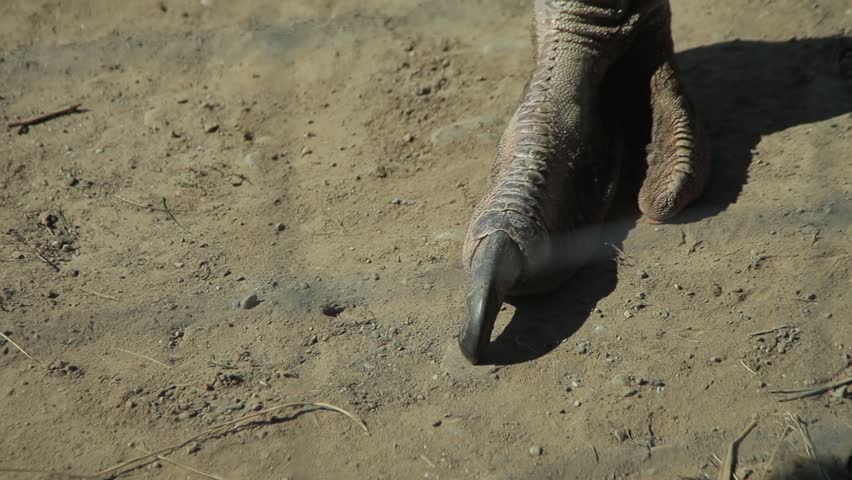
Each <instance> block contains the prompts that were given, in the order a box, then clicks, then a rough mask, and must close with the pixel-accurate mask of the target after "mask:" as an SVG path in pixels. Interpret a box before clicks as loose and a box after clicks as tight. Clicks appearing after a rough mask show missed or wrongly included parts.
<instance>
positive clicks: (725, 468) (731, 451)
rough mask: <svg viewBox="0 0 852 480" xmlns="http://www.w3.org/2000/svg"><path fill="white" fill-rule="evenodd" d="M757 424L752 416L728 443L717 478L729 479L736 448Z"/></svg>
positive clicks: (731, 475)
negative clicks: (737, 434) (740, 431)
mask: <svg viewBox="0 0 852 480" xmlns="http://www.w3.org/2000/svg"><path fill="white" fill-rule="evenodd" d="M756 426H757V419H756V418H753V419H752V420H751V422H749V424H748V425H747V426H746V428H745V429H743V431H742V433H740V435H739V436H738V437H737V438H735V439H734V440H733V441H732V442H731V443H730V444H728V451H727V452H726V453H725V462H724V464H723V465H722V468H721V469H719V477H718V478H719V480H731V479H732V478H734V477H733V473H734V457H735V456H736V450H737V447H738V446H739V444H740V442H742V441H743V439H744V438H745V437H746V435H748V434H749V433H750V432H751V431H752V429H754V427H756Z"/></svg>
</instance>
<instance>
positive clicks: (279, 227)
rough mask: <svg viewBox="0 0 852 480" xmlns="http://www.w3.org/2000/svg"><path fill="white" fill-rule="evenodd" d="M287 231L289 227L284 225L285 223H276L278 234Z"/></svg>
mask: <svg viewBox="0 0 852 480" xmlns="http://www.w3.org/2000/svg"><path fill="white" fill-rule="evenodd" d="M286 229H287V225H284V224H283V223H276V224H275V231H276V232H283V231H284V230H286Z"/></svg>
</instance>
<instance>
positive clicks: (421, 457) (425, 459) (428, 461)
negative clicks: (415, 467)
mask: <svg viewBox="0 0 852 480" xmlns="http://www.w3.org/2000/svg"><path fill="white" fill-rule="evenodd" d="M420 460H423V461H424V462H426V464H427V465H429V466H430V467H432V468H437V467H436V466H435V464H434V463H432V460H429V458H428V457H427V456H426V455H420Z"/></svg>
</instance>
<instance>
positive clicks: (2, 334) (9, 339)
mask: <svg viewBox="0 0 852 480" xmlns="http://www.w3.org/2000/svg"><path fill="white" fill-rule="evenodd" d="M0 337H3V339H4V340H6V341H7V342H9V343H11V344H12V346H13V347H15V348H17V349H18V351H19V352H21V353H23V354H24V356H25V357H27V358H29V359H30V360H32V361H34V362H38V360H36V359H35V358H33V357H32V356H31V355H30V354H29V353H27V351H26V350H24V349H23V348H21V346H20V345H18V344H17V343H15V341H14V340H12V339H11V338H9V337H7V336H6V334H5V333H3V332H0Z"/></svg>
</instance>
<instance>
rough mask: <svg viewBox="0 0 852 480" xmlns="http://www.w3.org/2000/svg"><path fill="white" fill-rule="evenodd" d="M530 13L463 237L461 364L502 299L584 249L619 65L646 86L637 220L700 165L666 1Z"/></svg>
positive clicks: (704, 165) (561, 270)
mask: <svg viewBox="0 0 852 480" xmlns="http://www.w3.org/2000/svg"><path fill="white" fill-rule="evenodd" d="M534 18H535V20H534V33H533V40H534V42H535V52H536V56H535V60H536V61H535V67H534V69H533V72H532V75H531V77H530V80H529V82H528V83H527V86H526V88H525V91H524V95H523V98H522V101H521V103H520V105H519V106H518V108H517V110H516V111H515V114H514V115H513V116H512V118H511V120H510V121H509V124H508V126H507V128H506V130H505V132H504V133H503V136H502V137H501V139H500V142H499V144H498V146H497V157H496V159H495V161H494V163H493V165H492V168H491V176H490V178H489V182H488V186H487V191H486V193H485V195H484V196H483V198H482V200H481V201H480V203H479V204H478V205H477V207H476V209H475V212H474V215H473V218H472V221H471V223H470V227H469V229H468V232H467V238H466V239H465V243H464V250H463V258H464V263H465V266H466V268H467V269H468V270H469V271H470V285H469V291H468V296H467V306H468V316H467V317H466V319H465V320H464V321H463V322H462V325H461V332H460V336H459V345H460V347H461V349H462V353H464V355H465V356H466V357H467V358H468V360H470V361H471V362H472V363H479V362H480V361H481V360H482V357H483V354H484V351H485V349H486V347H487V345H488V343H489V341H490V336H491V331H492V329H493V327H494V320H495V319H496V316H497V312H499V309H500V306H501V305H502V303H503V300H504V299H505V298H506V297H507V296H514V295H522V294H527V293H540V292H545V291H548V290H552V289H555V288H556V287H558V286H559V284H560V282H561V281H563V280H564V279H566V278H567V277H569V276H570V274H571V273H573V270H574V269H576V268H577V267H578V266H579V265H581V264H582V263H583V261H584V260H585V259H587V258H588V257H589V256H590V254H591V253H592V249H593V248H595V243H596V235H595V233H596V232H597V225H599V224H600V223H601V222H602V221H603V220H604V218H605V215H606V213H607V210H608V208H609V204H610V201H611V199H612V197H613V194H614V191H615V185H616V183H617V181H618V172H619V170H620V168H619V166H620V162H621V151H620V147H619V146H620V145H621V143H622V142H623V140H624V139H623V136H624V132H622V131H621V130H619V128H616V126H618V125H621V124H622V121H621V120H622V119H621V118H620V116H621V114H622V111H621V109H619V108H618V102H617V101H613V100H614V99H617V98H618V96H619V95H622V94H623V93H624V91H626V89H624V88H621V87H620V86H619V84H621V86H624V83H623V81H622V78H621V77H624V81H626V79H627V76H626V75H624V72H623V71H622V70H623V65H629V66H630V68H631V69H632V71H630V72H629V73H630V75H629V78H630V81H636V79H638V81H642V82H647V83H645V85H647V87H646V89H647V90H648V91H649V92H650V106H649V108H650V111H651V115H650V118H651V119H652V122H653V123H652V126H651V134H652V139H651V144H650V145H649V146H648V157H647V161H648V174H647V177H646V179H645V182H644V184H643V186H642V189H641V191H640V195H639V206H640V209H641V210H642V212H643V213H644V214H645V216H646V218H647V219H648V220H649V221H652V222H659V221H664V220H666V219H668V218H670V217H671V216H673V215H674V214H675V213H677V212H678V211H679V210H680V209H682V208H683V207H684V206H686V205H687V204H688V203H690V202H692V201H693V200H695V199H696V198H697V197H698V195H699V194H700V193H701V190H702V189H703V187H704V183H705V179H706V175H707V171H708V157H707V155H706V153H705V149H706V142H705V140H704V136H703V133H702V131H701V128H700V126H699V125H698V121H697V120H696V117H695V114H694V112H693V111H692V107H691V105H690V103H689V100H688V99H687V98H686V96H685V94H684V93H683V91H682V86H681V84H680V81H679V79H678V76H677V68H676V66H675V64H674V59H673V45H672V40H671V31H670V10H669V4H668V1H667V0H582V1H577V0H575V1H564V0H562V1H560V0H536V2H535V15H534ZM617 64H618V67H621V68H618V67H617ZM616 71H617V72H618V73H617V74H616V73H613V72H616ZM608 74H611V75H610V76H608ZM616 76H618V78H615V77H616ZM628 128H629V127H628ZM581 229H582V231H583V232H592V234H591V235H589V234H588V233H584V234H579V233H578V232H579V231H580V230H581Z"/></svg>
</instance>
